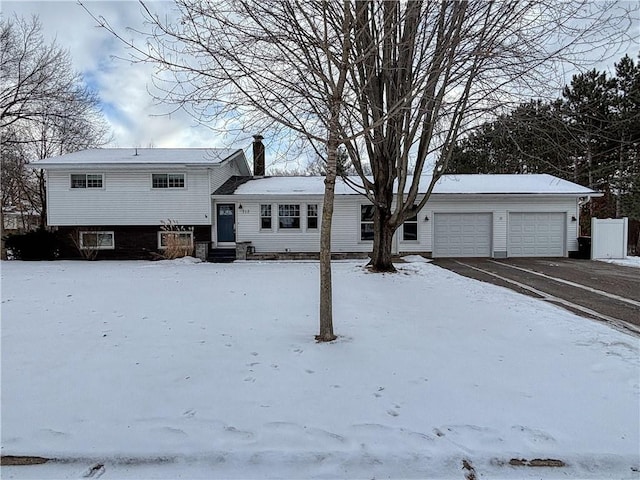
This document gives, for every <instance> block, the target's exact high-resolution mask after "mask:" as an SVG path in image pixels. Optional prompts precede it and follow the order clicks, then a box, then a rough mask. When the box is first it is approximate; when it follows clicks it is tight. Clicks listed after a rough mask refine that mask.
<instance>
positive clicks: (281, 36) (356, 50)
mask: <svg viewBox="0 0 640 480" xmlns="http://www.w3.org/2000/svg"><path fill="white" fill-rule="evenodd" d="M174 7H175V11H174V12H172V14H171V15H162V16H161V15H158V14H156V13H154V12H153V11H152V7H150V6H148V5H147V4H145V3H143V2H141V9H142V13H143V15H144V16H145V19H146V22H147V26H148V27H149V28H148V30H147V31H145V32H142V31H137V32H135V33H138V34H140V35H141V36H142V38H143V40H142V41H141V42H139V43H136V41H135V40H133V41H131V40H128V38H129V36H127V38H125V37H124V36H123V34H122V33H120V32H116V31H115V30H114V29H113V28H112V27H111V26H110V25H109V23H108V21H107V20H106V19H104V18H102V17H98V16H94V18H95V19H96V20H97V21H98V23H99V24H100V25H101V26H103V27H104V28H106V29H107V30H109V31H110V32H111V33H112V34H114V35H116V36H117V37H118V38H120V39H121V40H122V41H123V42H125V43H126V44H127V45H128V46H129V47H131V50H130V52H131V55H132V59H133V60H134V61H143V62H152V63H153V64H154V65H156V67H157V75H156V76H155V95H156V97H157V98H158V100H160V101H161V102H163V103H166V104H171V105H173V106H174V107H175V108H178V109H184V110H186V111H188V112H190V113H191V114H192V115H193V116H194V117H195V118H197V119H199V120H200V121H202V122H205V123H206V122H209V121H211V120H216V119H217V120H219V119H224V120H225V122H226V123H225V125H226V126H229V125H232V126H233V125H236V126H239V127H241V128H244V129H246V130H248V131H250V130H253V131H255V130H259V129H262V128H267V127H269V128H270V129H271V130H272V131H273V130H277V131H276V132H275V133H276V134H280V135H282V136H285V137H286V136H287V135H289V138H291V140H292V141H295V140H299V139H300V138H303V139H306V140H307V141H308V142H309V144H310V145H311V146H312V148H314V149H315V151H316V152H317V154H318V155H320V156H324V155H323V151H325V152H327V155H326V161H327V176H326V179H325V184H326V196H325V205H324V213H323V223H322V235H321V237H322V243H321V308H320V325H321V334H320V338H321V339H330V338H332V337H333V334H332V333H331V334H326V335H325V334H323V332H325V331H326V332H328V331H329V330H328V328H327V329H326V330H325V327H327V326H328V325H329V319H330V318H331V316H330V313H329V311H328V308H327V306H328V305H330V286H328V285H327V279H328V278H329V277H330V266H329V260H328V259H329V258H330V222H331V213H332V209H333V190H334V180H335V175H336V159H335V155H336V154H337V149H338V146H340V145H344V146H345V148H346V151H347V152H348V154H349V158H350V159H351V162H352V163H353V166H354V168H355V169H356V171H357V173H358V175H359V176H360V181H359V182H357V183H356V182H351V183H352V185H353V187H354V188H359V189H360V191H361V192H362V193H363V194H364V195H366V196H367V197H368V198H369V200H370V201H371V202H372V203H373V205H374V207H375V222H374V228H375V238H374V246H373V256H372V262H371V264H372V267H373V269H374V270H377V271H392V270H393V269H394V268H393V264H392V263H391V252H392V250H391V247H392V242H391V239H392V237H393V234H394V232H395V231H396V229H397V228H398V226H400V225H401V224H402V223H403V222H404V220H405V219H407V218H408V217H410V216H413V215H415V213H416V210H417V209H420V208H423V207H424V205H425V204H426V202H427V200H428V198H429V195H430V194H431V192H432V191H433V188H434V186H435V183H436V182H437V180H438V179H439V178H440V176H441V175H442V174H443V173H444V171H445V169H446V165H447V162H448V159H449V157H450V156H451V149H452V147H453V145H454V142H455V140H456V138H457V137H458V135H459V134H460V132H461V131H463V130H464V129H465V128H466V127H467V125H468V124H469V123H471V122H473V121H474V120H475V119H476V118H478V117H479V116H481V115H486V114H487V112H490V111H491V110H492V109H494V108H495V107H496V106H499V105H500V104H504V102H505V99H511V100H514V99H515V98H517V97H519V96H520V95H521V94H522V92H530V91H531V90H532V89H534V88H535V87H536V86H539V85H540V83H541V80H542V79H543V78H545V77H541V75H542V74H544V73H547V74H548V73H549V72H552V71H553V68H552V67H553V66H555V64H553V62H554V61H556V62H557V61H560V60H562V59H563V54H564V53H567V52H569V51H568V50H567V49H568V48H569V47H573V52H574V53H575V52H576V51H577V50H579V47H581V46H585V45H591V43H592V41H593V40H594V37H593V35H592V34H593V32H594V30H595V28H596V26H597V27H598V28H599V29H600V35H601V36H602V37H605V36H608V37H609V39H611V38H612V36H613V35H614V33H615V32H612V31H611V30H608V28H610V27H611V26H612V25H614V23H615V20H617V19H619V18H620V17H615V15H613V14H609V10H608V5H605V4H602V6H599V5H591V4H590V3H589V2H588V1H587V0H574V1H567V2H555V0H539V1H531V2H516V1H506V2H486V1H484V0H482V1H480V0H477V1H469V2H458V1H446V0H445V1H442V2H417V1H408V2H406V1H405V2H402V1H386V2H381V1H365V0H343V1H338V0H333V1H331V0H324V1H319V2H303V1H299V0H298V1H296V0H291V1H280V0H265V1H262V2H254V1H246V0H220V1H216V2H208V1H204V0H175V2H174ZM88 11H89V10H88ZM90 13H91V12H90ZM614 17H615V18H614ZM622 17H624V15H622ZM618 28H619V26H618ZM549 62H551V63H549ZM547 77H548V76H547ZM536 80H538V81H536ZM367 163H370V165H371V170H372V174H373V176H372V178H371V179H369V178H367V175H366V173H367V172H366V170H365V167H364V165H365V164H367ZM425 168H432V169H433V177H432V181H431V183H430V185H429V187H428V189H427V191H426V194H423V192H421V191H420V189H419V178H420V175H421V174H422V173H423V172H424V170H425ZM419 193H420V195H419ZM325 215H326V216H325Z"/></svg>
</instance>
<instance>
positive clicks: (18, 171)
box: [0, 17, 109, 253]
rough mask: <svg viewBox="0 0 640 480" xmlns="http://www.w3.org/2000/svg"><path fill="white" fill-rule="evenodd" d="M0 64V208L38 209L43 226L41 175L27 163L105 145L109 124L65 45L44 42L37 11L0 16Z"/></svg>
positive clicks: (43, 179)
mask: <svg viewBox="0 0 640 480" xmlns="http://www.w3.org/2000/svg"><path fill="white" fill-rule="evenodd" d="M0 70H1V73H2V75H1V76H0V148H1V149H2V208H3V210H4V209H5V208H7V207H9V206H13V207H14V208H17V209H18V210H20V211H25V212H28V213H29V214H33V213H34V212H38V213H39V215H40V226H41V227H42V228H44V227H45V225H46V191H45V176H44V172H42V171H40V170H31V169H30V168H29V167H28V166H27V165H28V163H29V162H30V161H32V160H38V159H43V158H47V157H51V156H56V155H62V154H65V153H70V152H74V151H77V150H82V149H85V148H89V147H97V146H101V145H104V144H105V143H107V142H108V140H109V137H108V126H107V124H106V122H105V120H104V118H103V117H102V114H101V112H100V108H99V106H100V102H99V99H98V97H97V95H96V94H95V93H94V92H93V91H91V90H90V89H89V88H87V86H86V85H85V84H84V82H83V79H82V76H81V75H79V74H78V73H77V72H75V71H74V70H73V66H72V63H71V58H70V56H69V53H68V51H66V50H64V49H62V48H61V47H59V46H58V45H57V44H56V43H55V42H52V43H46V42H45V40H44V38H43V36H42V29H41V25H40V22H39V20H38V19H37V17H33V18H32V19H31V20H30V21H27V20H24V19H21V18H17V17H15V18H13V19H1V20H0ZM0 223H2V226H3V225H4V219H1V221H0ZM3 253H4V250H3Z"/></svg>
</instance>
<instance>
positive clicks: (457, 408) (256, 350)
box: [2, 261, 640, 479]
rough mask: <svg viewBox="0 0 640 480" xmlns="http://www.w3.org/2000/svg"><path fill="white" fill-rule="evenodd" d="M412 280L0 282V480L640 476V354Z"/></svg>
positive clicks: (154, 266) (29, 272) (40, 277)
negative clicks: (22, 459) (322, 325)
mask: <svg viewBox="0 0 640 480" xmlns="http://www.w3.org/2000/svg"><path fill="white" fill-rule="evenodd" d="M399 266H400V268H401V270H400V272H399V273H397V274H393V275H379V274H371V273H367V272H366V271H365V270H364V269H363V263H362V262H355V261H347V262H336V263H335V264H334V267H333V272H334V316H335V329H336V333H337V334H339V335H340V338H339V340H338V341H336V342H334V343H331V344H316V343H315V342H314V340H313V336H314V334H315V333H317V313H316V312H317V309H318V265H317V263H315V262H297V263H296V262H264V263H258V262H255V263H254V262H236V263H233V264H194V263H190V262H184V261H183V262H156V263H153V262H107V261H101V262H80V261H78V262H62V261H60V262H18V261H13V262H2V454H3V455H40V456H45V457H56V458H61V459H66V460H69V459H77V460H78V461H77V462H70V463H53V464H51V463H49V464H45V465H43V466H35V467H3V471H2V477H3V478H27V477H32V478H80V477H81V476H82V474H83V472H84V471H85V470H86V469H87V468H90V467H91V465H92V464H97V463H99V464H104V467H96V468H99V469H100V470H99V471H98V470H94V471H93V473H92V475H93V474H95V473H96V472H97V473H98V474H102V478H177V477H178V475H180V476H181V478H387V477H391V478H456V479H463V478H465V474H469V475H470V472H469V470H463V460H464V461H466V462H468V463H469V464H470V465H471V466H472V467H473V468H475V471H476V475H477V477H478V478H514V479H516V478H518V479H519V478H638V475H639V473H638V470H639V468H640V458H639V457H640V454H639V451H638V446H639V445H640V438H639V430H640V418H639V417H640V360H639V350H640V348H639V342H638V338H637V337H633V336H630V335H628V334H625V333H621V332H619V331H616V330H613V329H611V328H609V327H608V326H606V325H602V324H599V323H596V322H593V321H590V320H587V319H584V318H580V317H577V316H574V315H573V314H571V313H568V312H566V311H564V310H561V309H559V308H556V307H554V306H552V305H549V304H547V303H544V302H542V301H538V300H535V299H533V298H529V297H525V296H520V295H518V294H516V293H514V292H512V291H509V290H505V289H502V288H500V287H496V286H493V285H489V284H483V283H480V282H476V281H474V280H470V279H467V278H464V277H461V276H458V275H456V274H454V273H451V272H449V271H446V270H442V269H440V268H438V267H436V266H434V265H432V264H429V263H424V262H417V261H415V262H411V263H406V264H402V265H399ZM511 459H525V460H527V461H530V460H533V459H557V460H561V461H563V462H564V463H565V464H566V466H565V467H531V466H511V465H509V461H510V460H511ZM87 475H89V473H87ZM94 476H97V475H94Z"/></svg>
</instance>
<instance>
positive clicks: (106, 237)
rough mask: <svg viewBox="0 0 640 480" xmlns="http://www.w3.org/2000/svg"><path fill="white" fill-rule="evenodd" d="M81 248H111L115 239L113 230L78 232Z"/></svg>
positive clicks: (113, 246)
mask: <svg viewBox="0 0 640 480" xmlns="http://www.w3.org/2000/svg"><path fill="white" fill-rule="evenodd" d="M80 248H81V249H82V250H113V249H114V248H115V239H114V234H113V232H80Z"/></svg>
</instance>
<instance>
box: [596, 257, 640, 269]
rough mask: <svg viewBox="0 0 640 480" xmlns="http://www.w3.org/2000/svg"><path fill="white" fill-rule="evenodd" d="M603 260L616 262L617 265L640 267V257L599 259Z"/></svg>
mask: <svg viewBox="0 0 640 480" xmlns="http://www.w3.org/2000/svg"><path fill="white" fill-rule="evenodd" d="M599 260H600V261H601V262H607V263H615V264H616V265H624V266H625V267H638V268H640V257H625V258H616V259H599Z"/></svg>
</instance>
